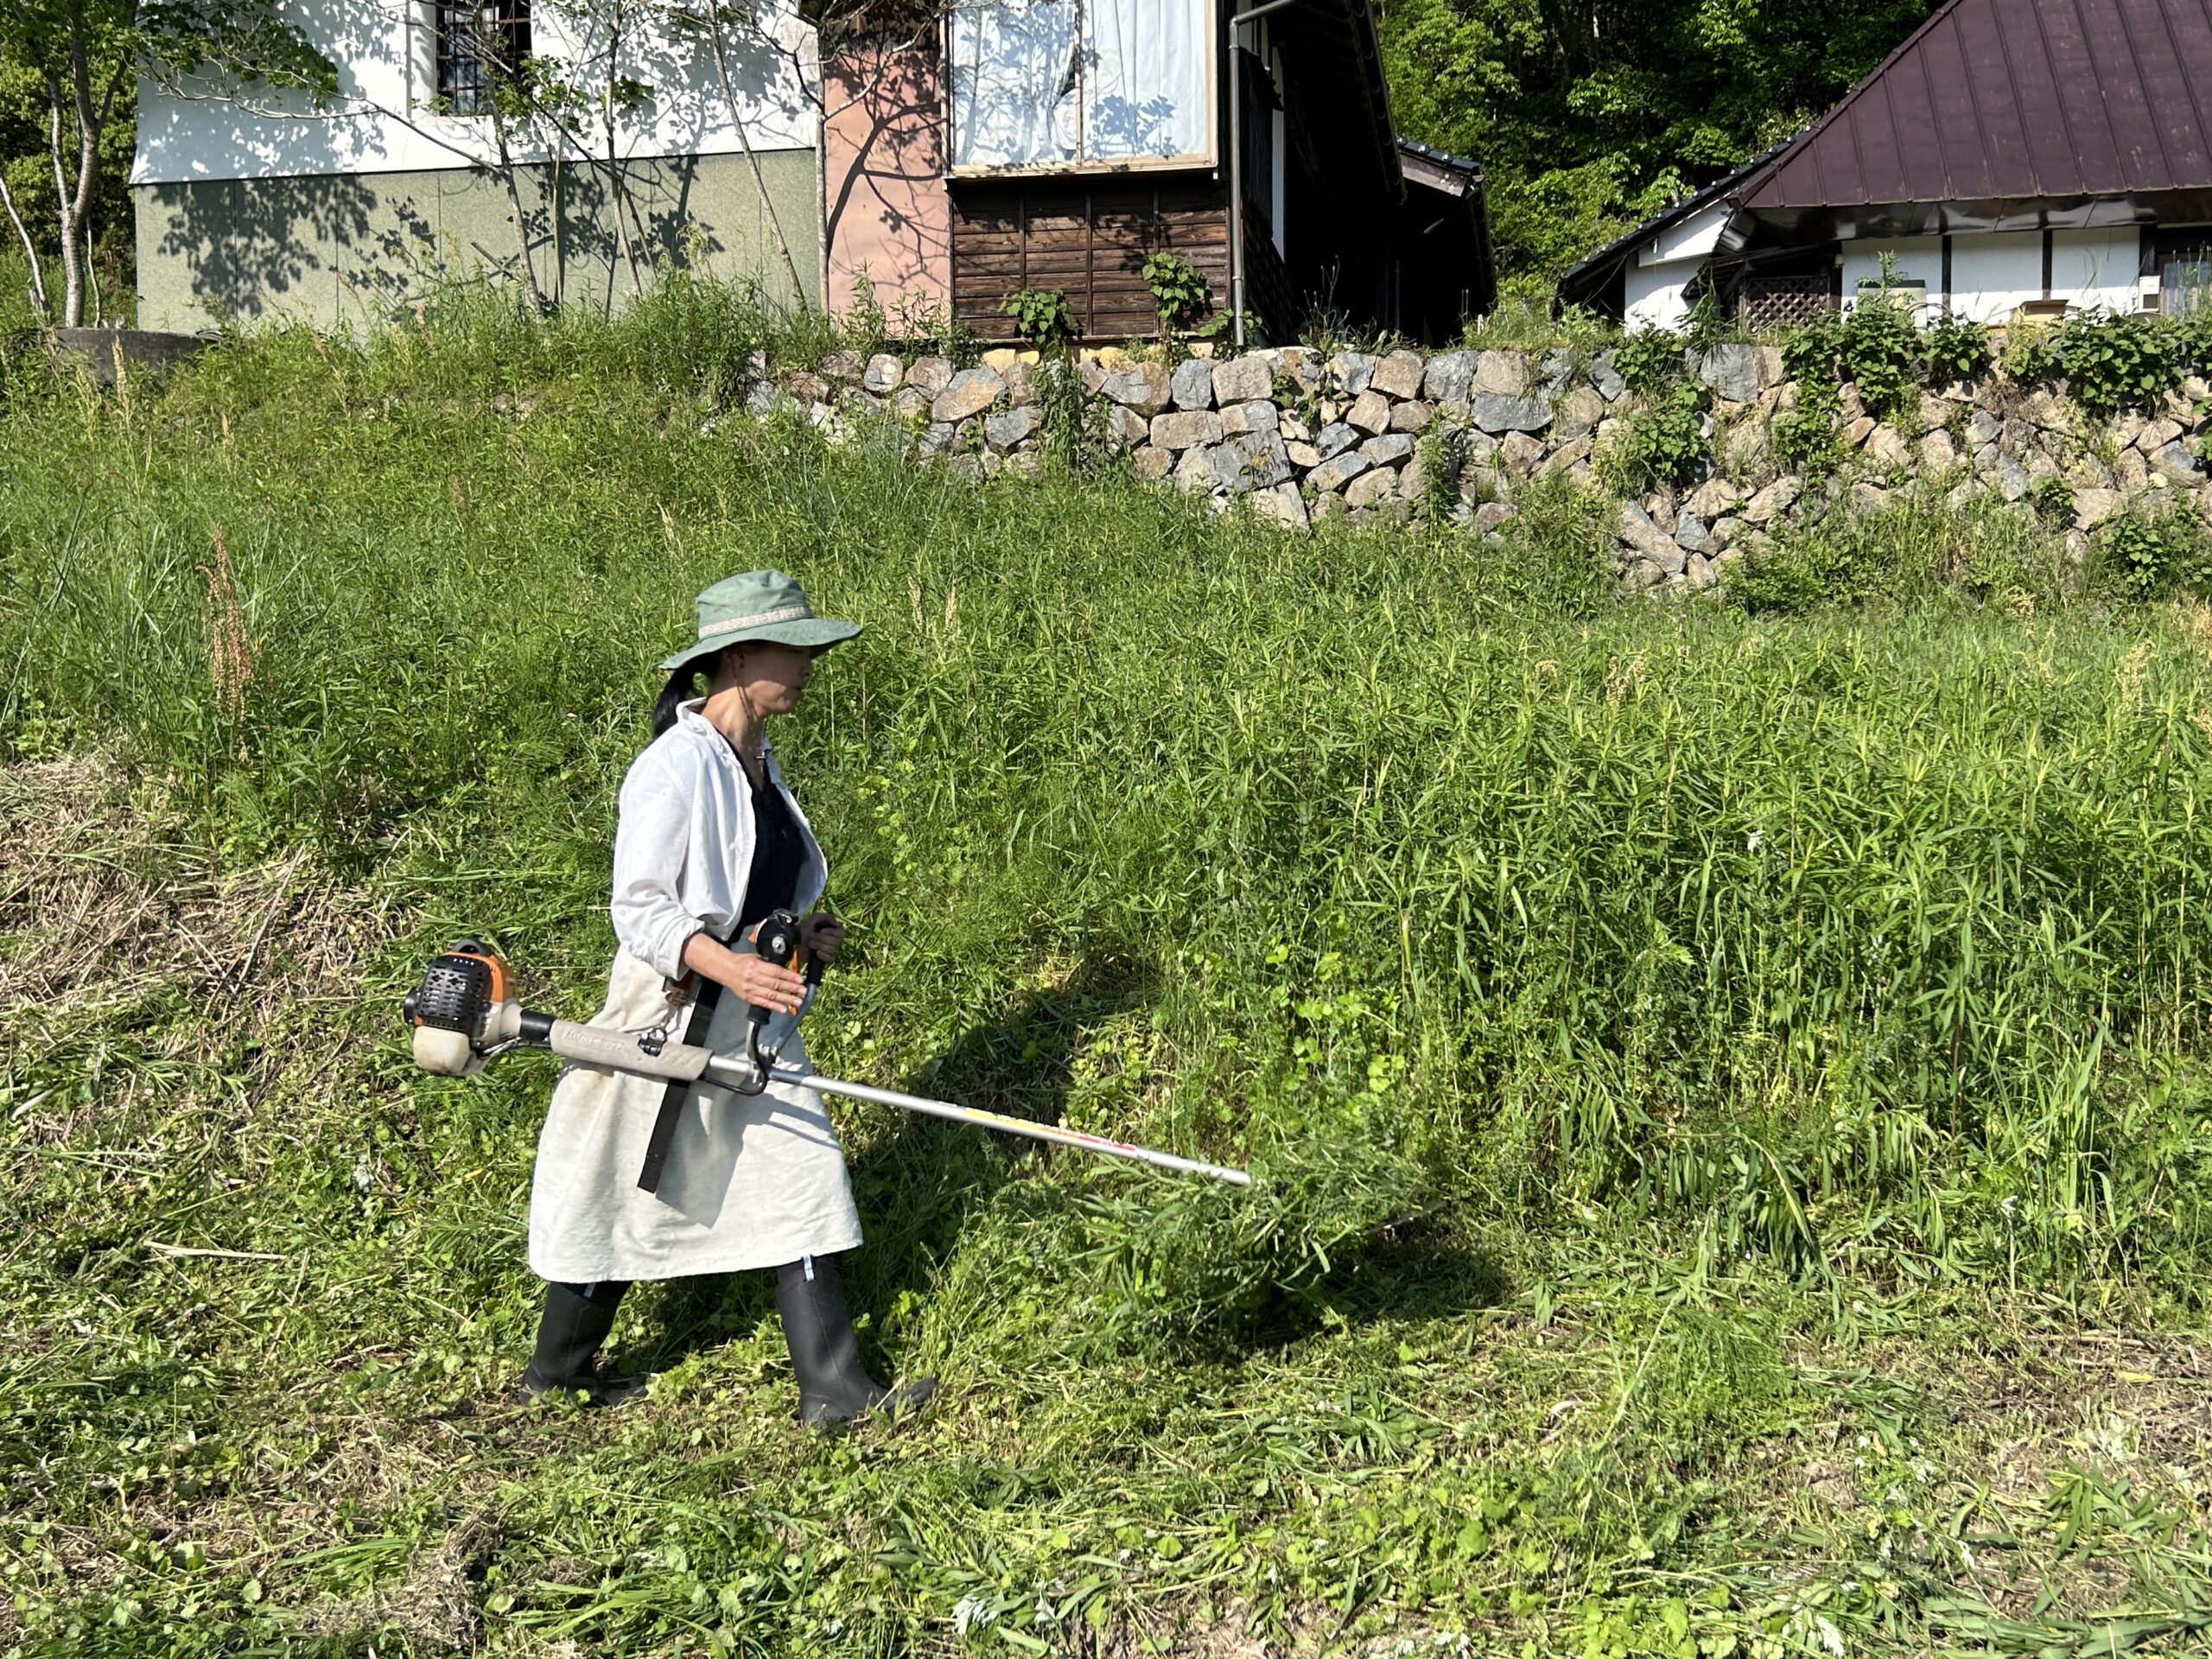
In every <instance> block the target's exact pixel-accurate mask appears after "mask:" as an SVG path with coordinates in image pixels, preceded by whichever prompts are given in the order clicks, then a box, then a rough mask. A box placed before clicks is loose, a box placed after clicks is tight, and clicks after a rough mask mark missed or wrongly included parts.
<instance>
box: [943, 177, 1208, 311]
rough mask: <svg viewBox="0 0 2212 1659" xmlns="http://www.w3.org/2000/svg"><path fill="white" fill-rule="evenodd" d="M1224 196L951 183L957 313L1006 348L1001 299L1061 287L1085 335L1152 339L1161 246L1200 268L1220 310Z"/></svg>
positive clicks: (1129, 186)
mask: <svg viewBox="0 0 2212 1659" xmlns="http://www.w3.org/2000/svg"><path fill="white" fill-rule="evenodd" d="M1227 194H1228V193H1227V192H1226V190H1225V189H1224V188H1223V187H1221V186H1220V185H1218V184H1217V183H1216V182H1214V181H1212V180H1211V179H1204V178H1201V179H1197V180H1176V179H1166V180H1158V181H1151V180H1144V179H1111V178H1109V179H1091V180H1080V179H1053V180H1049V181H1020V182H1014V181H1006V182H999V181H988V182H986V181H953V184H952V308H953V313H954V315H956V316H957V317H958V318H959V320H960V321H963V322H964V323H966V324H967V325H968V326H969V327H970V328H973V329H974V330H975V331H976V333H977V334H981V335H982V336H983V337H984V338H985V339H987V340H1012V339H1013V338H1014V329H1013V325H1012V323H1011V322H1010V321H1008V319H1007V315H1006V314H1005V312H1004V311H1002V310H1001V305H1002V304H1003V303H1004V302H1005V300H1006V297H1007V295H1009V294H1011V293H1013V292H1014V291H1015V290H1016V289H1023V288H1039V289H1042V288H1057V289H1059V290H1060V291H1061V292H1062V293H1064V294H1065V295H1066V296H1068V308H1069V309H1070V310H1071V311H1072V312H1073V313H1074V315H1075V325H1076V329H1077V333H1078V334H1081V335H1082V336H1083V337H1084V338H1085V339H1089V340H1126V339H1128V338H1129V337H1130V336H1132V335H1136V336H1145V335H1152V334H1158V333H1159V331H1160V316H1159V311H1158V308H1156V307H1155V306H1154V303H1153V298H1152V290H1151V289H1148V288H1147V287H1146V286H1145V281H1144V262H1145V257H1146V256H1147V254H1150V253H1153V252H1155V251H1159V250H1160V249H1163V248H1164V249H1166V250H1169V251H1173V252H1175V253H1179V254H1181V255H1182V256H1183V257H1185V258H1186V259H1188V260H1189V261H1190V262H1191V263H1192V264H1194V265H1196V266H1197V267H1198V271H1199V274H1200V275H1202V276H1203V277H1205V279H1206V282H1207V283H1208V284H1209V285H1210V286H1211V288H1212V289H1213V294H1214V302H1215V303H1216V304H1217V305H1224V306H1225V305H1227V304H1228V302H1229V215H1228V212H1227V200H1226V199H1227Z"/></svg>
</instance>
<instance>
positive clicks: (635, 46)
mask: <svg viewBox="0 0 2212 1659" xmlns="http://www.w3.org/2000/svg"><path fill="white" fill-rule="evenodd" d="M279 10H280V11H281V12H282V13H283V16H286V17H287V18H288V19H289V21H290V22H293V23H295V24H296V25H297V26H298V27H299V29H300V31H301V32H302V34H303V35H306V36H307V38H308V40H309V41H312V42H313V43H314V44H315V46H316V48H319V49H320V50H321V52H323V53H324V54H326V55H327V56H328V57H329V58H330V59H331V60H332V61H333V62H334V63H335V64H336V65H337V66H338V87H339V90H338V94H337V96H336V98H335V99H333V100H332V102H331V104H330V105H329V106H328V107H327V108H326V109H322V110H317V109H315V107H313V105H311V104H310V103H309V101H308V99H306V98H305V97H304V96H303V95H302V94H300V93H296V92H267V91H265V90H264V91H256V92H250V93H248V94H247V95H245V96H244V97H238V98H232V97H228V96H224V95H222V92H221V89H219V88H218V87H216V86H212V85H188V86H185V87H183V88H181V89H177V90H172V89H168V88H166V87H162V86H156V85H154V84H152V83H151V82H142V83H141V85H140V88H139V95H138V145H137V156H136V157H135V158H134V160H133V162H132V166H131V170H130V181H131V183H133V184H161V183H181V182H190V181H195V180H205V179H259V178H285V177H305V176H314V175H346V174H365V173H379V174H381V173H400V172H413V171H434V170H436V169H439V168H459V167H467V166H469V165H471V164H473V163H476V162H485V161H488V160H490V159H492V157H493V143H492V124H491V120H490V118H488V117H484V116H445V115H435V114H433V113H431V111H429V108H428V107H427V106H428V105H429V103H430V102H431V101H432V99H434V97H435V93H436V90H437V86H436V56H435V50H436V48H435V29H434V27H433V20H434V18H435V12H436V8H435V6H433V5H430V4H428V3H423V0H280V5H279ZM738 10H739V8H737V7H734V6H730V7H726V8H725V9H724V15H725V16H733V15H735V14H736V13H737V12H738ZM760 17H761V20H762V25H763V28H764V29H768V30H770V31H772V34H773V35H774V38H775V39H776V40H777V41H779V42H780V43H781V46H782V48H784V49H781V50H776V49H771V48H769V47H768V46H767V45H766V44H765V43H764V42H763V41H761V40H760V38H758V37H757V36H756V37H754V38H753V39H750V40H748V39H746V38H744V37H743V36H742V35H741V32H740V31H739V30H737V29H734V28H729V29H726V31H725V34H724V37H723V39H724V47H723V50H724V54H725V56H726V57H727V59H728V63H729V69H730V79H731V82H732V84H733V85H734V87H735V88H736V91H737V94H738V101H739V105H740V108H741V111H743V114H744V119H745V130H746V133H747V137H750V138H751V140H752V143H753V149H757V150H781V149H811V148H812V147H813V144H814V125H815V114H814V108H813V105H812V102H811V100H810V99H809V98H808V96H807V94H806V92H805V90H804V87H803V86H801V84H800V81H799V77H798V70H797V68H796V67H795V63H796V62H797V61H800V60H805V54H806V52H807V50H808V49H809V48H810V41H811V31H810V29H807V28H806V26H805V25H804V23H802V22H800V21H799V20H798V16H797V15H796V14H795V13H794V12H792V11H791V10H790V8H789V7H788V5H787V4H784V3H781V0H778V3H773V4H769V5H764V6H763V7H762V8H761V10H760ZM650 19H651V13H650V12H645V13H644V14H642V18H641V22H640V25H639V28H638V29H636V30H635V31H634V32H633V33H632V36H631V39H630V40H629V41H626V44H625V47H624V50H623V54H622V63H621V69H622V72H623V73H625V74H626V75H630V76H633V77H635V78H636V79H639V80H641V81H643V82H645V84H647V85H648V86H651V87H652V89H653V91H652V97H651V98H650V99H648V100H647V102H646V104H645V107H644V108H643V109H642V110H641V111H639V113H638V114H637V115H636V116H634V117H632V118H629V119H627V120H626V121H623V122H620V123H618V124H617V125H616V129H615V134H614V147H615V151H616V154H617V155H618V156H623V157H645V156H695V155H724V154H728V153H731V152H734V151H736V150H739V149H742V148H743V145H742V144H741V143H740V141H739V137H738V134H737V130H736V129H735V128H734V127H733V126H732V125H731V124H730V120H729V111H728V103H727V102H726V101H725V99H724V98H723V95H722V88H721V80H720V79H719V78H718V76H717V75H716V73H715V62H714V57H713V54H712V52H711V50H710V48H709V46H708V45H707V43H706V42H705V41H702V40H700V39H697V38H696V37H693V36H690V35H683V34H678V33H677V32H675V31H673V30H671V29H665V28H654V27H652V26H650ZM597 40H598V37H597V36H596V35H595V34H594V26H593V25H592V23H591V22H589V20H588V13H587V12H585V11H583V10H581V9H579V8H572V7H566V6H563V5H560V4H557V3H544V0H540V3H537V4H535V5H533V6H532V7H531V48H532V50H533V51H534V52H535V53H536V54H537V55H539V56H542V57H551V58H556V59H563V60H569V61H570V62H575V61H576V60H579V59H582V58H586V57H588V56H590V55H592V54H594V53H597V52H603V48H601V47H600V46H599V45H598V44H597ZM577 73H578V74H579V76H580V77H581V78H582V79H584V80H585V82H586V84H587V85H591V84H594V83H595V82H597V81H599V80H601V79H603V78H604V69H603V67H602V68H601V70H600V72H599V73H597V74H594V73H591V72H590V71H589V70H588V68H580V69H579V70H578V71H577ZM590 143H591V144H592V148H593V149H594V152H595V153H600V154H603V153H604V151H605V143H606V141H605V138H604V137H603V136H600V135H597V134H594V136H593V137H592V138H591V140H590ZM513 154H514V158H515V159H516V160H517V161H520V162H542V161H546V160H550V150H549V146H548V144H547V143H545V142H543V140H537V141H528V140H526V139H525V140H524V141H522V142H517V143H515V145H514V149H513ZM569 161H570V162H571V164H574V162H575V157H574V156H573V155H571V156H569Z"/></svg>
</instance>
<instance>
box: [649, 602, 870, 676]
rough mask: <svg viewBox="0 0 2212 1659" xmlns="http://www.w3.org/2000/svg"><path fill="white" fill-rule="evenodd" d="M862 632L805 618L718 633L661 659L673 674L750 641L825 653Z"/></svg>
mask: <svg viewBox="0 0 2212 1659" xmlns="http://www.w3.org/2000/svg"><path fill="white" fill-rule="evenodd" d="M860 631H861V625H860V624H859V623H857V622H841V621H839V620H837V619H836V617H834V616H803V617H799V618H798V619H797V620H793V621H790V622H767V623H764V624H762V625H761V626H759V627H757V628H744V629H741V630H740V631H739V632H735V633H718V634H716V635H715V637H714V638H713V639H702V640H700V641H699V642H698V643H697V644H696V645H689V646H686V647H685V648H684V649H683V650H682V651H679V652H677V653H676V654H675V655H674V656H672V657H664V658H661V663H660V666H661V669H662V671H664V672H666V673H671V674H672V673H674V672H675V671H677V669H679V668H682V667H683V665H684V664H686V663H696V662H697V661H699V660H700V659H701V658H705V657H712V656H714V655H715V653H716V652H724V651H728V649H729V648H730V647H731V646H732V645H743V644H745V643H746V641H747V640H748V639H766V640H767V641H769V642H770V643H772V644H774V645H796V646H798V648H799V649H800V650H802V651H826V650H827V649H829V647H830V646H831V645H836V644H837V643H838V642H839V641H840V640H843V639H851V638H852V637H853V636H854V635H855V634H856V633H858V632H860Z"/></svg>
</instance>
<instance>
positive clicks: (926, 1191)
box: [624, 955, 1153, 1376]
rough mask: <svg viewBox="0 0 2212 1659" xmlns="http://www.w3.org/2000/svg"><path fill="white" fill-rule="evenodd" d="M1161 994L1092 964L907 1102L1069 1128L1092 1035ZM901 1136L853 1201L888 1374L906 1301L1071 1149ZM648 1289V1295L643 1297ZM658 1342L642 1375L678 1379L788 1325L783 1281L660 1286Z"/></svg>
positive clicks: (923, 1129) (1003, 1019) (866, 1344)
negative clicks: (1003, 1189) (965, 1237)
mask: <svg viewBox="0 0 2212 1659" xmlns="http://www.w3.org/2000/svg"><path fill="white" fill-rule="evenodd" d="M1152 983H1153V978H1152V974H1151V970H1150V969H1149V968H1148V967H1147V966H1146V965H1144V964H1142V963H1136V962H1134V961H1132V960H1130V959H1128V958H1127V957H1116V956H1105V955H1102V956H1100V957H1086V958H1085V959H1084V961H1083V963H1081V964H1080V965H1079V966H1078V967H1077V969H1076V971H1075V972H1074V973H1073V974H1072V975H1071V976H1069V977H1068V978H1067V979H1066V980H1065V982H1062V983H1061V984H1058V985H1057V986H1053V987H1051V988H1046V989H1043V990H1037V991H1027V992H1024V993H1022V994H1021V995H1020V996H1018V997H1017V998H1015V999H1014V1001H1013V1003H1012V1004H1011V1005H1010V1006H1008V1007H1007V1009H1006V1011H1005V1012H1004V1013H1003V1014H1001V1015H1000V1017H999V1018H997V1019H995V1020H991V1021H989V1022H988V1023H987V1024H984V1025H980V1026H977V1027H974V1028H972V1029H970V1030H969V1031H968V1032H966V1033H963V1034H962V1035H961V1036H960V1037H959V1038H958V1039H956V1040H955V1041H954V1042H953V1044H952V1045H951V1046H950V1047H949V1048H947V1049H946V1050H945V1051H944V1052H943V1053H942V1054H940V1055H938V1057H937V1058H934V1059H932V1060H931V1061H929V1062H928V1063H926V1064H925V1065H923V1066H921V1067H920V1068H918V1070H917V1071H914V1072H912V1073H911V1074H909V1075H908V1076H906V1077H902V1078H901V1079H900V1080H899V1083H898V1084H897V1085H896V1086H897V1087H898V1088H899V1089H900V1090H904V1091H905V1092H906V1093H910V1094H918V1095H925V1096H929V1097H931V1098H932V1099H943V1100H951V1101H956V1102H957V1103H960V1104H962V1105H963V1106H975V1107H980V1108H981V1109H983V1110H985V1111H991V1112H998V1113H1001V1114H1003V1115H1004V1116H1008V1117H1020V1118H1027V1119H1028V1120H1030V1121H1032V1122H1046V1123H1056V1122H1058V1121H1059V1120H1060V1117H1061V1115H1062V1113H1063V1112H1064V1111H1065V1109H1066V1106H1067V1099H1068V1093H1069V1090H1070V1089H1071V1087H1072V1084H1073V1081H1074V1061H1075V1057H1076V1055H1077V1053H1078V1052H1081V1050H1082V1048H1083V1046H1084V1042H1085V1040H1086V1039H1087V1038H1088V1037H1089V1035H1090V1033H1091V1032H1093V1031H1094V1030H1095V1029H1096V1027H1100V1026H1102V1025H1104V1024H1105V1023H1106V1022H1108V1021H1109V1020H1113V1019H1115V1018H1116V1017H1117V1016H1119V1015H1120V1014H1123V1013H1125V1012H1127V1011H1128V1009H1130V1008H1132V1007H1136V1006H1137V1005H1138V1004H1140V1003H1141V1002H1142V1001H1144V1000H1145V998H1146V996H1147V994H1148V992H1149V990H1150V988H1151V986H1152ZM1045 1155H1057V1156H1064V1157H1086V1156H1089V1155H1090V1154H1084V1153H1077V1152H1065V1153H1063V1152H1059V1151H1058V1149H1053V1148H1047V1147H1044V1146H1042V1145H1041V1144H1040V1143H1039V1142H1037V1141H1030V1140H1028V1139H1027V1138H1025V1137H1023V1136H1020V1135H1007V1134H1001V1133H997V1132H995V1131H991V1130H984V1129H976V1128H969V1127H967V1126H965V1125H963V1124H957V1123H948V1122H944V1121H942V1120H940V1119H937V1118H930V1117H923V1116H918V1115H913V1114H907V1113H901V1114H899V1123H898V1125H897V1126H896V1128H894V1129H893V1131H892V1132H891V1133H890V1134H888V1135H881V1136H879V1137H877V1138H876V1139H874V1140H873V1141H870V1142H869V1143H868V1147H867V1148H866V1150H865V1151H864V1152H862V1153H861V1155H860V1157H859V1158H858V1159H857V1160H855V1161H854V1162H853V1163H852V1166H851V1173H852V1184H853V1197H854V1199H855V1202H856V1203H857V1204H858V1205H859V1207H860V1213H861V1227H862V1229H863V1230H864V1232H865V1234H866V1237H867V1242H866V1243H864V1244H863V1245H862V1246H861V1248H860V1249H857V1250H855V1251H851V1252H849V1254H848V1255H847V1256H846V1258H845V1262H844V1276H845V1290H846V1295H847V1298H848V1300H849V1302H850V1304H851V1307H852V1311H853V1315H854V1318H855V1320H856V1321H860V1322H861V1326H862V1330H861V1351H862V1355H863V1357H865V1358H866V1359H867V1360H868V1362H869V1363H870V1364H871V1366H872V1367H874V1369H875V1370H876V1372H877V1374H878V1375H879V1376H881V1375H887V1374H889V1373H890V1372H892V1371H894V1370H897V1369H898V1368H897V1367H896V1366H894V1365H890V1364H887V1363H884V1356H883V1354H882V1353H881V1352H880V1350H878V1348H877V1346H876V1343H875V1341H874V1338H876V1337H877V1336H878V1335H879V1334H880V1333H882V1332H884V1330H885V1327H886V1325H887V1323H889V1324H895V1321H896V1312H895V1311H896V1310H897V1309H898V1308H899V1306H901V1304H902V1302H904V1301H910V1300H912V1299H913V1298H916V1297H923V1296H926V1295H927V1294H928V1290H929V1287H930V1285H931V1282H932V1281H934V1279H935V1278H936V1276H937V1274H938V1270H939V1269H940V1268H942V1266H943V1265H944V1262H946V1261H948V1260H949V1259H950V1257H951V1255H952V1254H953V1252H954V1251H955V1249H957V1246H958V1243H959V1239H960V1235H961V1232H962V1230H963V1228H964V1226H965V1225H966V1224H967V1221H968V1218H969V1216H970V1215H972V1214H973V1213H974V1211H976V1208H977V1207H978V1206H980V1205H982V1204H984V1203H986V1202H987V1201H988V1199H989V1198H990V1196H991V1194H992V1193H993V1192H995V1191H996V1190H997V1189H998V1188H999V1187H1000V1186H1001V1185H1003V1184H1004V1183H1006V1182H1007V1181H1008V1180H1011V1179H1015V1178H1017V1177H1019V1176H1020V1175H1022V1174H1024V1173H1027V1172H1028V1169H1029V1168H1030V1160H1032V1159H1034V1158H1038V1157H1040V1156H1045ZM640 1288H641V1289H642V1288H644V1287H640ZM655 1294H657V1296H658V1304H659V1305H658V1307H657V1308H656V1309H655V1310H654V1314H653V1318H652V1323H653V1324H654V1325H657V1326H658V1334H657V1335H656V1337H655V1338H653V1339H652V1342H651V1345H650V1346H648V1347H647V1348H645V1350H644V1351H641V1352H632V1353H629V1354H626V1355H625V1356H624V1358H625V1360H626V1362H627V1363H628V1364H630V1365H631V1366H633V1367H643V1368H644V1369H646V1370H655V1371H658V1370H667V1369H668V1368H669V1367H671V1366H673V1365H675V1364H677V1363H679V1362H680V1361H681V1360H683V1357H685V1356H687V1355H689V1354H692V1353H696V1352H697V1351H701V1350H702V1349H706V1348H710V1347H713V1346H715V1345H716V1344H720V1343H722V1342H727V1341H728V1340H729V1339H731V1338H734V1337H737V1336H741V1335H742V1334H744V1333H746V1332H750V1331H752V1330H753V1329H755V1328H757V1327H758V1325H760V1322H761V1321H762V1320H764V1319H771V1318H772V1317H774V1314H775V1310H776V1281H775V1275H774V1274H772V1273H766V1272H761V1273H742V1274H720V1275H714V1276H709V1277H704V1278H698V1279H682V1280H675V1281H670V1282H668V1283H667V1284H665V1285H664V1286H662V1287H658V1289H657V1291H656V1293H655Z"/></svg>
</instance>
